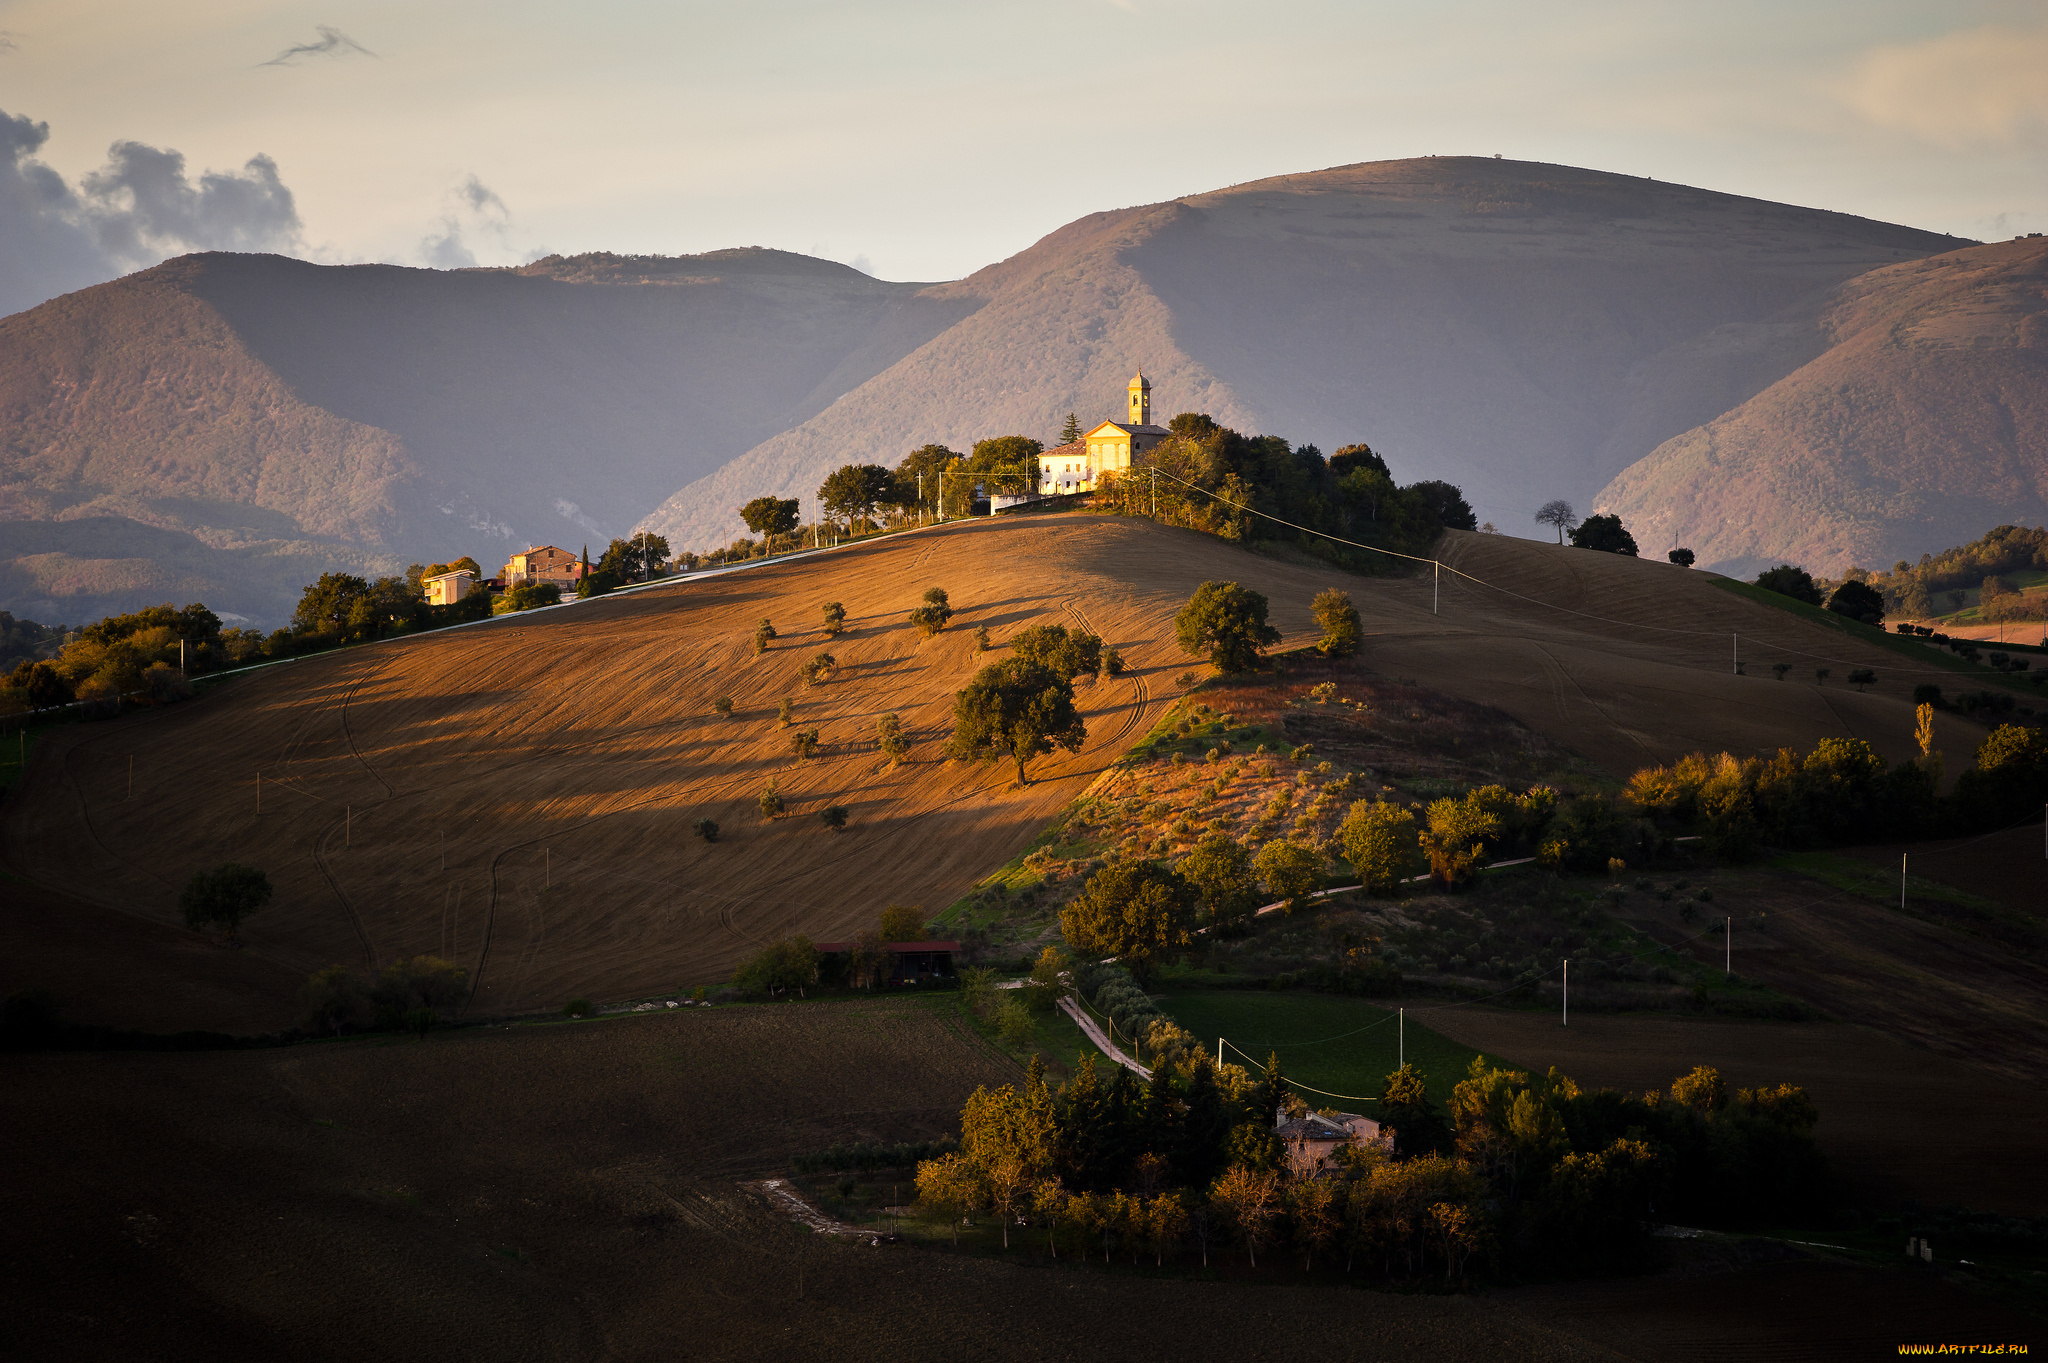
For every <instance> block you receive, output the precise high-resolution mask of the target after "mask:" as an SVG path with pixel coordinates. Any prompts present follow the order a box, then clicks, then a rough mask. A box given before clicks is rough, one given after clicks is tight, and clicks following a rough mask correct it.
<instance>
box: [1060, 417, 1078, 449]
mask: <svg viewBox="0 0 2048 1363" xmlns="http://www.w3.org/2000/svg"><path fill="white" fill-rule="evenodd" d="M1080 438H1081V419H1080V418H1079V417H1077V416H1075V415H1074V414H1073V413H1072V412H1068V413H1067V424H1066V425H1064V426H1062V427H1060V443H1061V444H1062V445H1071V444H1073V443H1074V442H1076V441H1077V440H1079V439H1080Z"/></svg>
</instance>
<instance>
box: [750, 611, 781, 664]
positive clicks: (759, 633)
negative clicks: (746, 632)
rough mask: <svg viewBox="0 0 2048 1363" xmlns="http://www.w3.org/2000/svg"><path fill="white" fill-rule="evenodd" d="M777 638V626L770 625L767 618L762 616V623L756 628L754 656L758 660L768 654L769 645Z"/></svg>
mask: <svg viewBox="0 0 2048 1363" xmlns="http://www.w3.org/2000/svg"><path fill="white" fill-rule="evenodd" d="M775 637H776V635H775V626H773V625H771V624H769V623H768V617H767V616H765V615H764V616H762V617H761V623H760V624H758V625H756V626H754V656H755V657H756V658H758V657H760V656H761V655H762V654H763V653H766V652H767V651H768V645H769V644H770V643H772V642H773V641H774V640H775Z"/></svg>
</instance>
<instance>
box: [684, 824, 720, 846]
mask: <svg viewBox="0 0 2048 1363" xmlns="http://www.w3.org/2000/svg"><path fill="white" fill-rule="evenodd" d="M690 831H691V832H692V833H695V834H696V835H697V836H698V837H700V838H702V839H704V841H706V842H717V841H718V823H717V821H716V820H714V819H699V820H697V822H695V823H693V824H691V825H690Z"/></svg>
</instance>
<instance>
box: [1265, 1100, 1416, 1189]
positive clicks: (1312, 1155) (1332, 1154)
mask: <svg viewBox="0 0 2048 1363" xmlns="http://www.w3.org/2000/svg"><path fill="white" fill-rule="evenodd" d="M1273 1134H1274V1135H1275V1136H1278V1137H1279V1138H1280V1143H1281V1144H1282V1145H1284V1146H1285V1147H1287V1168H1288V1172H1289V1173H1291V1174H1293V1175H1295V1176H1296V1177H1301V1176H1304V1175H1306V1176H1309V1177H1313V1176H1314V1175H1316V1174H1320V1173H1323V1172H1325V1171H1327V1170H1330V1169H1332V1168H1335V1167H1336V1159H1337V1152H1338V1151H1339V1150H1341V1149H1343V1148H1344V1147H1345V1146H1347V1145H1391V1144H1392V1138H1391V1137H1390V1136H1388V1135H1387V1133H1386V1132H1384V1131H1383V1130H1382V1129H1381V1127H1380V1124H1379V1123H1378V1122H1376V1121H1374V1120H1373V1119H1372V1118H1370V1117H1361V1116H1360V1115H1359V1114H1358V1113H1356V1112H1310V1113H1306V1114H1304V1115H1302V1116H1300V1117H1289V1116H1288V1115H1287V1114H1286V1113H1285V1112H1282V1113H1280V1114H1278V1120H1277V1121H1275V1122H1274V1123H1273Z"/></svg>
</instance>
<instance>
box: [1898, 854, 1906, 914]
mask: <svg viewBox="0 0 2048 1363" xmlns="http://www.w3.org/2000/svg"><path fill="white" fill-rule="evenodd" d="M1899 907H1900V908H1902V909H1903V908H1905V907H1906V853H1904V852H1901V853H1899Z"/></svg>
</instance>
